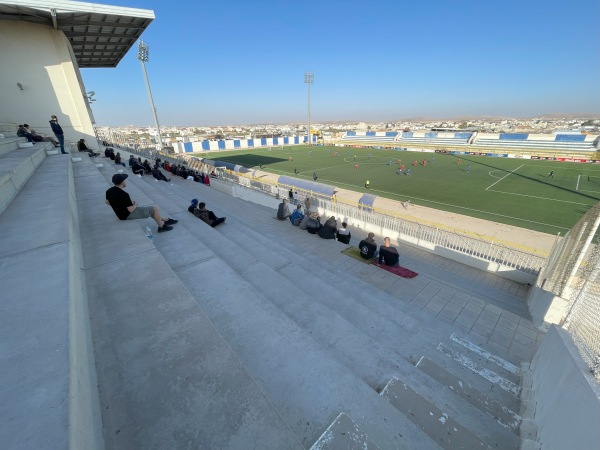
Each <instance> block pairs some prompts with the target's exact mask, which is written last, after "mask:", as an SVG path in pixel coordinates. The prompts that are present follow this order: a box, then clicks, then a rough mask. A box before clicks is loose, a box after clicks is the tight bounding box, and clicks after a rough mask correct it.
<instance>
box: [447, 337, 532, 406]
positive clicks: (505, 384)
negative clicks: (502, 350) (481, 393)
mask: <svg viewBox="0 0 600 450" xmlns="http://www.w3.org/2000/svg"><path fill="white" fill-rule="evenodd" d="M437 349H438V350H439V351H440V352H442V353H444V354H446V355H447V356H449V357H450V358H452V359H453V360H454V361H456V362H458V363H459V364H462V365H463V366H465V367H466V368H468V369H469V370H471V371H473V372H475V373H477V374H478V375H480V376H482V377H483V378H485V379H486V380H488V381H490V382H492V383H494V384H497V385H498V386H500V387H501V388H502V389H504V390H505V391H507V392H510V393H511V394H514V395H516V396H517V397H518V396H519V394H520V393H521V387H520V386H519V385H518V384H515V383H513V382H512V381H510V380H507V379H506V378H504V377H501V376H500V375H498V374H497V373H496V372H494V371H493V370H489V369H486V368H485V367H483V366H480V365H479V364H477V363H476V362H475V361H473V360H472V359H470V358H467V357H466V356H465V355H461V354H460V353H458V352H455V351H454V350H452V349H451V348H450V347H448V346H447V345H445V344H442V343H440V345H438V346H437Z"/></svg>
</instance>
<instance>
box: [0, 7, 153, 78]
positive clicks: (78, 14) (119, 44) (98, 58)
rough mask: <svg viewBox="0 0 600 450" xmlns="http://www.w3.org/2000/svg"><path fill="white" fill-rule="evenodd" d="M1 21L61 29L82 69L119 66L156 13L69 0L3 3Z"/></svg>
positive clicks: (0, 11) (0, 14)
mask: <svg viewBox="0 0 600 450" xmlns="http://www.w3.org/2000/svg"><path fill="white" fill-rule="evenodd" d="M0 20H17V21H25V22H33V23H39V24H43V25H48V26H51V27H53V28H55V29H57V30H61V31H62V32H63V33H64V34H65V36H66V37H67V38H68V39H69V41H70V42H71V46H72V47H73V52H74V54H75V58H76V59H77V63H78V64H79V67H82V68H90V67H116V66H117V64H119V62H120V61H121V59H122V58H123V57H124V56H125V54H126V53H127V52H128V51H129V49H130V48H131V47H132V46H133V45H134V44H135V41H136V40H137V39H138V38H139V37H140V36H141V35H142V33H143V32H144V30H145V29H146V28H147V27H148V25H150V23H151V22H152V21H153V20H154V12H153V11H151V10H145V9H134V8H122V7H118V6H109V5H100V4H94V3H84V2H73V1H67V0H62V1H61V0H56V1H35V0H30V1H0Z"/></svg>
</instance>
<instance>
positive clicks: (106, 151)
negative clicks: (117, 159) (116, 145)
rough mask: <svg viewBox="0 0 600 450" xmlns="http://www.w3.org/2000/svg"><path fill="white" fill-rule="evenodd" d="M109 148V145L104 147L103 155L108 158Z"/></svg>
mask: <svg viewBox="0 0 600 450" xmlns="http://www.w3.org/2000/svg"><path fill="white" fill-rule="evenodd" d="M111 150H112V148H111V147H106V148H105V149H104V157H105V158H110V151H111Z"/></svg>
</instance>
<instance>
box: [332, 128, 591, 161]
mask: <svg viewBox="0 0 600 450" xmlns="http://www.w3.org/2000/svg"><path fill="white" fill-rule="evenodd" d="M599 141H600V136H598V135H597V134H583V133H580V132H574V131H564V132H556V133H554V134H530V133H495V134H492V133H479V132H437V131H422V132H412V131H405V132H401V131H387V132H374V131H367V132H357V131H348V132H346V133H345V135H344V136H342V137H341V138H340V139H339V140H338V141H337V143H336V144H337V145H342V146H355V147H373V148H390V149H396V150H423V151H434V152H442V153H446V152H449V153H455V154H471V155H472V154H476V155H487V156H503V157H518V158H524V157H529V158H532V159H535V158H536V157H539V158H544V159H559V160H560V159H565V160H567V159H577V160H590V159H594V160H597V159H600V158H599V157H598V144H599Z"/></svg>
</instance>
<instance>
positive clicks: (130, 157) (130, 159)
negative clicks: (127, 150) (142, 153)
mask: <svg viewBox="0 0 600 450" xmlns="http://www.w3.org/2000/svg"><path fill="white" fill-rule="evenodd" d="M134 162H135V156H133V155H129V167H132V166H133V163H134Z"/></svg>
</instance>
